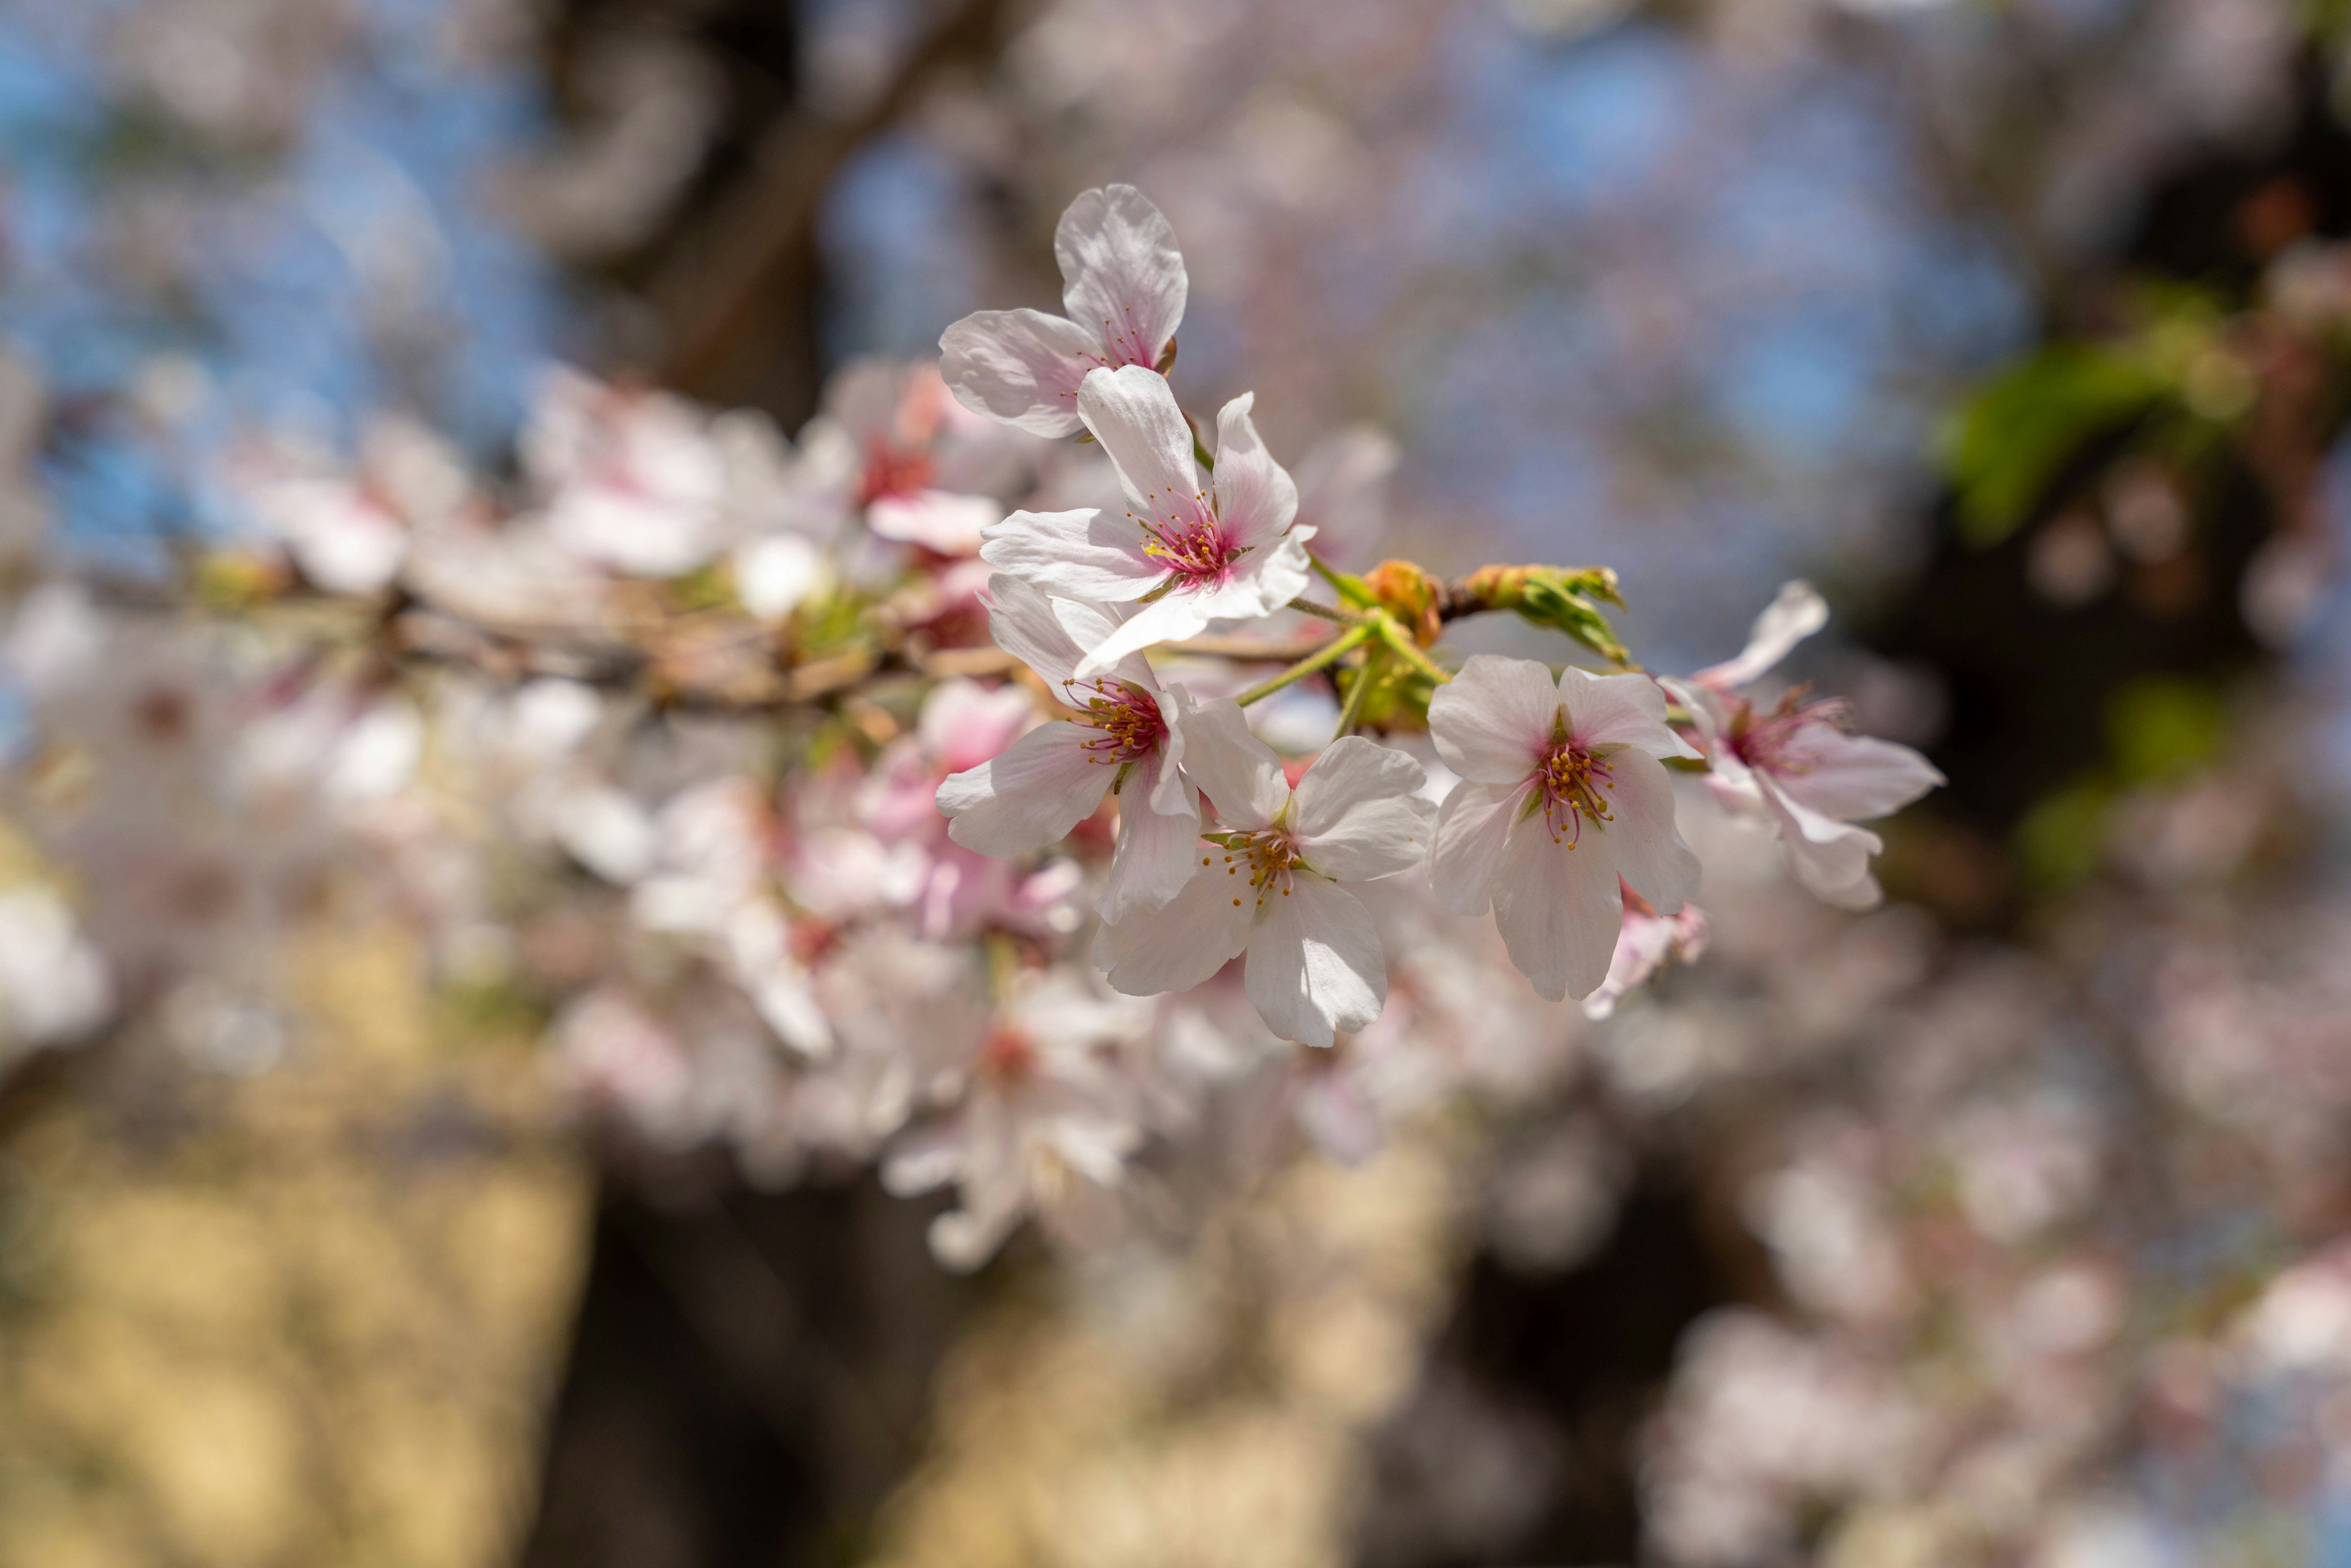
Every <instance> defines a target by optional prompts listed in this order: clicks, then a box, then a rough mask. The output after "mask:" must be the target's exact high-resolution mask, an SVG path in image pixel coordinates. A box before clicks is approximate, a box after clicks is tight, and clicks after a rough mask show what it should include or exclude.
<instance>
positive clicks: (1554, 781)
mask: <svg viewBox="0 0 2351 1568" xmlns="http://www.w3.org/2000/svg"><path fill="white" fill-rule="evenodd" d="M1535 779H1536V780H1537V781H1538V782H1539V783H1540V784H1541V786H1542V813H1543V825H1544V826H1546V827H1548V828H1549V829H1550V830H1551V841H1552V843H1555V844H1556V843H1560V842H1562V841H1563V842H1565V843H1566V845H1567V847H1568V848H1569V849H1573V848H1574V847H1575V846H1576V843H1577V841H1579V840H1581V839H1582V838H1583V824H1584V823H1586V822H1590V823H1592V824H1593V826H1595V827H1597V826H1599V825H1600V824H1602V823H1604V822H1611V821H1615V813H1614V809H1613V807H1612V806H1611V804H1610V802H1609V800H1608V797H1607V795H1606V794H1604V791H1605V790H1609V789H1614V788H1615V787H1616V775H1615V774H1614V772H1612V771H1611V770H1610V768H1609V767H1608V764H1607V763H1606V762H1605V761H1604V760H1602V759H1601V758H1597V757H1594V756H1593V755H1592V753H1590V752H1589V751H1586V750H1584V749H1583V747H1580V746H1578V745H1576V744H1575V743H1574V742H1573V741H1572V740H1558V741H1553V742H1552V747H1551V749H1550V750H1549V751H1547V752H1545V753H1543V759H1542V765H1541V767H1540V768H1537V769H1536V770H1535Z"/></svg>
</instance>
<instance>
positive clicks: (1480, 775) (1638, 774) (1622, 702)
mask: <svg viewBox="0 0 2351 1568" xmlns="http://www.w3.org/2000/svg"><path fill="white" fill-rule="evenodd" d="M1428 727H1429V733H1430V735H1431V737H1433V738H1434V739H1435V740H1436V742H1437V753H1438V755H1439V756H1441V757H1443V758H1444V759H1445V762H1446V765H1447V767H1449V768H1452V769H1453V770H1454V771H1455V772H1456V773H1458V774H1459V775H1460V776H1461V782H1460V783H1459V784H1458V785H1457V786H1455V787H1454V789H1453V792H1452V793H1451V794H1450V795H1448V796H1447V797H1446V800H1445V805H1444V808H1443V810H1441V811H1440V812H1439V814H1438V817H1437V843H1436V847H1435V849H1434V850H1433V852H1431V854H1430V857H1429V882H1430V885H1431V886H1432V887H1433V888H1434V890H1435V891H1436V894H1437V899H1438V901H1439V902H1440V903H1442V904H1445V905H1446V906H1447V908H1450V909H1453V910H1456V911H1458V912H1459V913H1461V914H1463V915H1483V914H1484V913H1485V912H1486V911H1487V910H1488V909H1489V908H1490V909H1492V910H1493V912H1494V923H1495V925H1496V926H1497V927H1499V930H1500V931H1501V934H1502V940H1503V943H1504V944H1505V945H1506V946H1508V947H1509V948H1510V961H1511V962H1512V963H1514V964H1516V965H1518V967H1519V968H1520V970H1521V971H1523V972H1524V973H1525V975H1526V977H1527V978H1528V979H1530V980H1531V981H1532V982H1533V983H1534V988H1535V989H1536V990H1538V991H1540V992H1541V993H1542V994H1543V995H1544V996H1546V997H1548V998H1551V999H1552V1000H1553V1001H1558V1000H1559V999H1560V998H1562V997H1567V996H1575V997H1583V996H1587V995H1589V994H1590V993H1591V992H1593V990H1595V989H1596V988H1598V987H1599V986H1600V984H1601V983H1602V981H1604V979H1606V978H1607V976H1608V967H1609V962H1610V959H1611V956H1613V955H1614V952H1615V948H1616V938H1617V934H1618V931H1619V928H1620V927H1621V925H1623V916H1624V901H1623V899H1622V897H1621V896H1620V893H1619V889H1618V886H1617V879H1618V878H1619V877H1621V878H1623V879H1624V882H1625V884H1626V885H1628V886H1630V887H1631V888H1632V889H1633V890H1634V891H1635V892H1636V893H1638V894H1640V895H1641V896H1642V897H1643V898H1646V899H1647V900H1648V901H1649V903H1650V904H1652V905H1653V906H1655V907H1656V910H1657V911H1658V912H1659V913H1660V914H1666V915H1670V914H1673V913H1674V912H1676V911H1677V910H1679V909H1680V908H1681V906H1682V902H1683V900H1685V899H1686V898H1687V897H1688V896H1689V894H1691V893H1692V892H1693V891H1695V890H1696V888H1697V886H1698V857H1697V856H1695V855H1693V854H1692V853H1691V852H1690V850H1689V846H1688V845H1687V844H1686V843H1684V842H1683V841H1682V836H1681V833H1680V831H1679V830H1678V829H1677V828H1676V827H1675V825H1674V793H1673V786H1672V784H1671V782H1670V781H1669V780H1668V779H1667V777H1666V770H1665V768H1663V767H1662V766H1660V764H1659V760H1658V759H1659V758H1666V757H1689V756H1693V755H1695V754H1694V753H1693V752H1691V750H1690V749H1689V747H1687V746H1686V745H1684V744H1683V742H1682V741H1681V739H1680V738H1679V737H1677V736H1676V735H1675V734H1674V732H1673V731H1672V730H1670V729H1668V728H1667V727H1666V698H1665V694H1664V693H1663V692H1662V691H1660V690H1659V689H1658V687H1657V684H1656V682H1655V681H1652V680H1651V679H1649V677H1648V676H1646V675H1641V674H1626V675H1594V674H1590V673H1589V672H1587V671H1584V670H1579V669H1576V668H1575V667H1573V665H1571V666H1569V667H1568V669H1566V670H1565V671H1564V672H1562V674H1561V675H1560V677H1559V679H1558V681H1557V682H1556V683H1554V682H1553V681H1552V676H1551V672H1550V671H1549V670H1547V669H1545V668H1544V667H1543V666H1542V665H1541V664H1536V663H1534V662H1533V661H1532V660H1529V659H1506V658H1500V657H1498V656H1496V655H1494V654H1490V653H1481V654H1479V655H1478V656H1477V657H1475V658H1472V659H1471V660H1470V661H1469V662H1468V664H1465V665H1463V666H1462V669H1461V673H1460V674H1459V675H1458V676H1457V677H1456V678H1455V679H1454V681H1453V682H1452V684H1451V685H1445V686H1440V687H1438V688H1437V695H1436V696H1435V697H1434V698H1432V699H1431V700H1430V702H1429V705H1428Z"/></svg>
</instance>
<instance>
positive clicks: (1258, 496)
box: [1214, 392, 1298, 549]
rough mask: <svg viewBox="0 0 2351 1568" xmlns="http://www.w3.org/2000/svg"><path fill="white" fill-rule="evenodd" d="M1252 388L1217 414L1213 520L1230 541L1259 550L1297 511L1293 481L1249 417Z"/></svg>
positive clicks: (1296, 491) (1279, 535)
mask: <svg viewBox="0 0 2351 1568" xmlns="http://www.w3.org/2000/svg"><path fill="white" fill-rule="evenodd" d="M1256 401H1257V394H1256V393H1255V392H1243V393H1241V395H1240V396H1238V397H1237V398H1235V399H1233V401H1232V402H1228V403H1227V404H1225V406H1224V410H1223V412H1222V413H1218V414H1217V473H1216V477H1215V480H1214V483H1215V486H1216V492H1217V521H1219V522H1220V523H1222V524H1223V525H1224V529H1225V537H1226V538H1228V539H1229V540H1231V541H1232V542H1233V543H1234V544H1237V545H1244V546H1248V547H1249V548H1251V549H1264V548H1265V547H1266V546H1267V545H1269V544H1270V543H1272V542H1273V541H1274V540H1275V539H1277V538H1280V537H1281V534H1282V530H1284V529H1285V528H1289V527H1290V522H1291V520H1292V519H1293V518H1295V517H1297V516H1298V486H1297V485H1296V484H1295V483H1293V482H1292V481H1291V479H1290V475H1289V473H1288V472H1287V471H1286V470H1285V469H1284V468H1283V467H1282V466H1281V465H1280V464H1279V463H1276V462H1275V461H1274V460H1273V454H1272V453H1270V452H1268V451H1267V450H1266V449H1265V443H1264V442H1263V441H1262V440H1260V439H1259V436H1258V433H1257V423H1256V422H1255V421H1253V420H1251V419H1250V418H1249V409H1250V407H1251V406H1252V405H1253V404H1254V403H1255V402H1256Z"/></svg>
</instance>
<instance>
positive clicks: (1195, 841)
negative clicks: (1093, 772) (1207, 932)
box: [1102, 754, 1208, 924]
mask: <svg viewBox="0 0 2351 1568" xmlns="http://www.w3.org/2000/svg"><path fill="white" fill-rule="evenodd" d="M1162 779H1170V780H1173V781H1174V783H1175V800H1176V801H1177V803H1178V806H1177V810H1175V811H1172V812H1163V811H1160V810H1156V809H1155V808H1154V806H1153V805H1152V803H1151V795H1152V792H1153V790H1154V789H1155V787H1156V786H1157V785H1158V784H1159V783H1160V782H1161V781H1162ZM1207 853H1208V851H1207V849H1205V848H1203V847H1202V845H1201V843H1200V806H1199V801H1198V799H1197V797H1196V796H1195V795H1194V794H1193V793H1192V791H1191V790H1189V789H1186V787H1185V786H1184V784H1183V781H1182V780H1181V779H1177V778H1176V777H1175V768H1173V767H1170V766H1168V765H1167V764H1166V761H1165V758H1162V757H1160V756H1159V755H1156V754H1154V755H1152V756H1149V757H1144V758H1138V759H1137V760H1136V762H1135V766H1134V772H1133V773H1131V774H1129V775H1128V776H1127V780H1126V784H1125V786H1124V788H1123V789H1120V790H1119V794H1118V852H1117V853H1115V854H1114V855H1113V856H1112V857H1111V862H1110V881H1109V883H1107V884H1106V885H1105V886H1104V887H1103V889H1102V918H1103V919H1104V920H1107V921H1110V922H1112V923H1113V924H1115V923H1117V922H1119V921H1121V920H1124V919H1125V918H1126V917H1127V916H1128V915H1132V914H1134V913H1135V912H1136V911H1137V910H1144V909H1157V908H1159V907H1161V906H1162V905H1164V904H1165V903H1166V902H1167V901H1168V900H1169V899H1171V898H1173V897H1175V895H1176V894H1179V893H1181V892H1183V891H1184V886H1185V884H1186V883H1188V882H1190V881H1191V880H1192V874H1193V873H1195V872H1197V871H1199V870H1200V869H1201V866H1200V857H1201V856H1203V855H1205V854H1207Z"/></svg>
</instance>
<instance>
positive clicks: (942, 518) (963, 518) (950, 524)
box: [865, 490, 1004, 555]
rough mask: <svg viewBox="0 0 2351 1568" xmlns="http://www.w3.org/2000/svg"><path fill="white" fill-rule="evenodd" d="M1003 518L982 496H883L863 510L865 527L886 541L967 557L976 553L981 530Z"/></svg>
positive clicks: (999, 509)
mask: <svg viewBox="0 0 2351 1568" xmlns="http://www.w3.org/2000/svg"><path fill="white" fill-rule="evenodd" d="M1003 516H1004V508H1003V507H1000V506H998V505H997V504H996V503H995V502H994V501H991V500H989V499H988V498H987V497H985V496H957V495H954V494H952V493H950V492H948V491H946V490H921V491H917V492H916V493H915V494H914V495H912V496H883V497H880V498H879V499H877V500H875V501H874V503H873V504H872V506H870V507H866V508H865V526H866V527H867V528H871V529H872V530H873V532H874V533H875V534H876V535H878V536H879V537H881V538H885V539H895V540H896V541H898V542H899V543H900V544H912V545H921V546H922V547H923V548H924V549H927V550H933V551H935V552H936V553H938V554H940V555H969V554H971V553H972V552H973V551H974V550H977V549H979V542H980V538H981V537H982V530H984V529H985V528H987V526H988V525H989V524H990V523H993V522H996V521H997V520H998V519H999V518H1001V517H1003Z"/></svg>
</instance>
